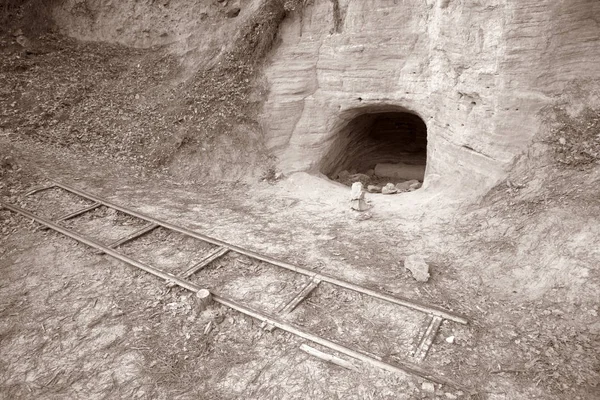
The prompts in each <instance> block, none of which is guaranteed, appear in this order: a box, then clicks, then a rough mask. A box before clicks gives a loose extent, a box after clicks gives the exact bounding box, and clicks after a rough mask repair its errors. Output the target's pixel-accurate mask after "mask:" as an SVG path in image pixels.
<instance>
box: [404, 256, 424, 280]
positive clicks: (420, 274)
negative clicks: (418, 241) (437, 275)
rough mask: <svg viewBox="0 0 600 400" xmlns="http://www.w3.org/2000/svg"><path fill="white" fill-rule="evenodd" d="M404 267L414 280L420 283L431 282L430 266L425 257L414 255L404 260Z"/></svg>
mask: <svg viewBox="0 0 600 400" xmlns="http://www.w3.org/2000/svg"><path fill="white" fill-rule="evenodd" d="M404 267H405V268H406V269H408V270H409V271H410V273H411V274H412V276H413V278H415V280H417V281H419V282H427V281H428V280H429V265H427V263H426V262H425V260H424V259H423V257H421V256H419V255H417V254H413V255H410V256H408V257H406V259H405V260H404Z"/></svg>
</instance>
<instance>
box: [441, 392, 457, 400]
mask: <svg viewBox="0 0 600 400" xmlns="http://www.w3.org/2000/svg"><path fill="white" fill-rule="evenodd" d="M444 396H445V397H446V398H447V399H450V400H456V399H458V396H457V395H455V394H452V393H444Z"/></svg>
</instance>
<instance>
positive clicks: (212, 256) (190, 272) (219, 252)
mask: <svg viewBox="0 0 600 400" xmlns="http://www.w3.org/2000/svg"><path fill="white" fill-rule="evenodd" d="M228 251H229V249H228V248H227V247H218V248H216V249H215V250H214V251H213V252H211V253H209V254H208V255H207V256H206V257H204V258H203V259H202V260H200V261H199V262H198V263H196V264H194V265H193V266H192V267H190V268H189V269H188V270H187V271H185V272H184V273H183V274H181V275H180V276H179V277H180V278H181V279H185V278H189V277H190V276H192V275H194V274H195V273H196V272H198V271H200V270H201V269H202V268H204V267H206V266H207V265H208V264H210V263H211V262H213V261H215V260H216V259H217V258H219V257H222V256H224V255H225V254H227V252H228Z"/></svg>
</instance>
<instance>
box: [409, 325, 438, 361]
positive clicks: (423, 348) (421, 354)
mask: <svg viewBox="0 0 600 400" xmlns="http://www.w3.org/2000/svg"><path fill="white" fill-rule="evenodd" d="M442 321H443V318H441V317H438V316H437V315H434V316H433V317H432V318H431V321H430V322H429V326H428V327H427V330H426V331H425V334H424V335H423V338H422V339H421V343H420V344H419V347H418V348H417V351H416V352H415V355H414V356H413V357H414V358H416V359H417V361H419V362H420V361H423V360H424V359H425V357H426V356H427V352H428V351H429V348H430V347H431V345H432V344H433V339H434V338H435V335H436V334H437V332H438V329H440V325H441V324H442Z"/></svg>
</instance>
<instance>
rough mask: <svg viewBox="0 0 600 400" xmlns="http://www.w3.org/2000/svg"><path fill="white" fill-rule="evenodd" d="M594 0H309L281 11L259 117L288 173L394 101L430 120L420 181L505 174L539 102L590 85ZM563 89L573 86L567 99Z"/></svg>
mask: <svg viewBox="0 0 600 400" xmlns="http://www.w3.org/2000/svg"><path fill="white" fill-rule="evenodd" d="M599 23H600V2H598V1H593V0H573V1H571V0H562V1H556V0H504V1H500V0H483V1H478V2H471V1H461V0H426V1H423V0H362V1H353V0H338V1H314V2H313V3H312V5H310V6H308V7H306V8H305V9H304V12H303V14H302V16H300V15H298V14H297V15H295V16H293V18H289V19H287V20H286V21H284V24H283V26H282V27H281V41H280V43H279V45H278V47H277V48H276V50H275V51H274V52H273V53H272V55H271V58H270V60H269V63H268V65H267V68H266V70H265V75H266V78H267V80H268V87H269V94H268V98H267V101H266V103H265V106H264V110H263V114H262V119H261V123H262V126H263V128H264V132H265V135H266V137H267V143H268V146H269V148H270V149H271V150H272V151H273V152H274V153H275V154H276V155H277V156H278V159H279V163H280V166H281V168H282V169H283V170H284V171H286V172H291V171H300V170H308V171H313V172H316V171H318V170H319V168H320V165H321V164H322V162H323V157H324V155H325V154H326V153H327V151H328V150H329V148H330V146H331V144H332V143H333V142H334V141H335V139H336V133H337V132H339V131H340V129H341V127H343V126H345V125H346V124H348V122H349V121H352V120H353V118H355V117H356V116H358V115H360V114H363V113H369V112H376V111H377V110H378V109H380V108H382V107H384V108H385V107H386V106H390V105H392V106H399V107H403V108H406V109H408V110H410V111H412V112H413V113H415V114H417V115H419V116H420V117H421V118H422V119H423V120H424V121H425V123H426V125H427V129H428V152H427V172H426V179H425V184H426V185H425V186H426V187H428V186H429V187H437V188H444V187H448V188H452V189H453V190H454V189H455V187H456V185H459V186H460V187H461V188H462V189H464V190H467V191H471V190H474V191H480V190H484V189H486V188H489V187H490V186H491V185H493V184H495V183H496V182H497V181H498V180H500V179H502V178H503V177H504V175H505V171H506V170H507V168H508V167H509V166H510V165H511V163H512V162H513V160H514V158H515V157H516V156H518V155H519V154H521V153H522V152H523V151H524V150H525V149H526V148H527V146H528V145H529V144H530V143H531V141H532V139H533V138H534V136H535V135H536V134H538V133H540V130H542V129H544V117H543V111H544V110H545V109H546V108H547V107H549V106H552V105H554V104H556V103H557V102H559V101H563V102H565V101H566V102H567V103H568V104H569V105H570V106H573V105H577V104H579V105H581V103H582V102H584V101H587V102H589V101H592V102H594V101H598V98H597V97H595V98H590V97H589V96H588V97H587V98H586V99H585V100H584V99H583V97H579V94H577V93H576V91H575V92H573V90H571V89H570V88H572V87H573V86H581V85H582V84H583V86H584V87H587V88H588V89H590V91H593V90H592V87H593V88H595V89H594V90H597V88H598V79H599V78H600V76H599V69H598V66H597V62H598V60H600V25H599ZM566 93H571V95H570V97H568V98H565V94H566Z"/></svg>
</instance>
